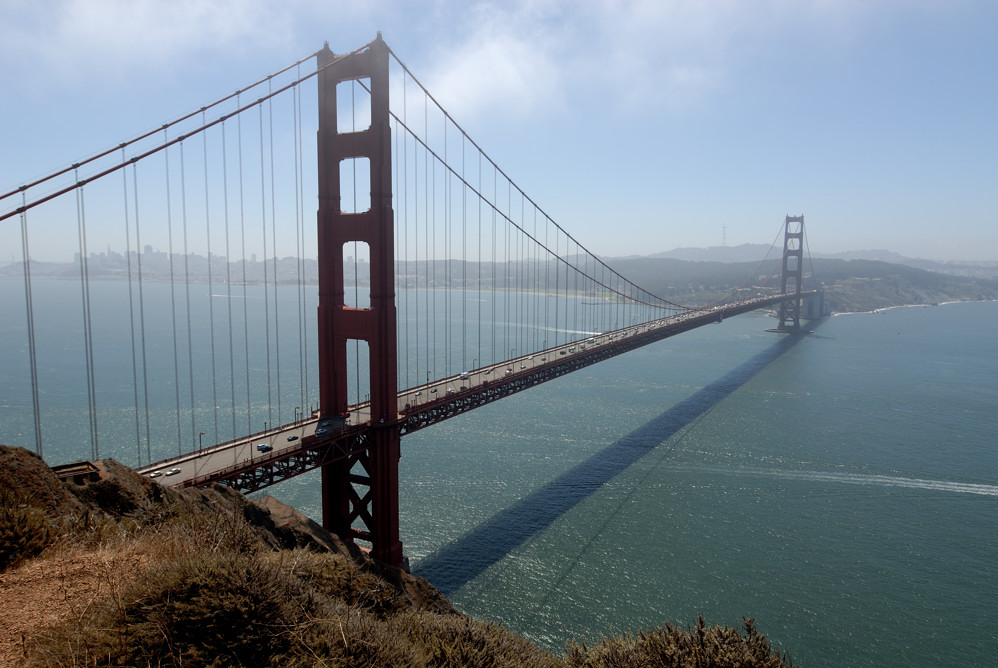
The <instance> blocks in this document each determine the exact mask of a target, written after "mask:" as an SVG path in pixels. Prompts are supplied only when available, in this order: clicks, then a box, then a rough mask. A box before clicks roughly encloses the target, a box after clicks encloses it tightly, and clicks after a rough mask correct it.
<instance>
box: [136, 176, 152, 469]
mask: <svg viewBox="0 0 998 668" xmlns="http://www.w3.org/2000/svg"><path fill="white" fill-rule="evenodd" d="M138 171H139V170H138V166H137V165H136V164H135V162H133V163H132V186H133V188H134V190H135V197H134V199H135V250H136V253H135V255H136V265H137V267H136V268H137V269H138V277H139V333H140V337H141V343H142V346H141V348H142V395H143V402H144V404H145V411H146V456H147V457H148V458H149V460H148V461H149V463H150V464H151V463H152V432H151V427H150V426H149V365H148V363H147V360H148V357H147V356H146V307H145V290H144V289H143V286H142V250H143V249H142V239H141V236H140V234H141V229H142V228H141V225H140V223H139V220H140V219H139V176H138Z"/></svg>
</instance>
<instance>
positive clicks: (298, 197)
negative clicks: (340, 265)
mask: <svg viewBox="0 0 998 668" xmlns="http://www.w3.org/2000/svg"><path fill="white" fill-rule="evenodd" d="M298 69H299V72H298V78H299V79H300V78H301V66H299V68H298ZM291 100H292V105H293V108H292V111H291V123H292V140H293V141H294V156H293V160H294V163H295V255H296V256H297V259H296V261H295V269H296V270H297V272H298V280H297V283H296V284H295V293H296V297H297V298H298V405H299V407H300V409H301V412H302V414H303V415H304V413H305V406H306V403H305V388H306V386H307V385H308V380H307V372H306V370H305V369H306V362H307V360H306V354H305V350H306V346H305V303H304V302H305V282H304V279H303V277H302V267H303V265H304V262H305V232H304V230H303V229H302V219H303V217H304V215H303V213H302V209H303V207H304V204H303V202H302V201H303V199H304V195H303V193H302V192H301V190H300V189H301V188H302V182H303V181H304V178H302V174H301V150H300V149H301V126H300V123H299V121H300V120H301V119H300V117H301V111H300V110H301V88H300V87H299V86H295V87H294V90H293V91H292V97H291ZM296 414H297V411H296Z"/></svg>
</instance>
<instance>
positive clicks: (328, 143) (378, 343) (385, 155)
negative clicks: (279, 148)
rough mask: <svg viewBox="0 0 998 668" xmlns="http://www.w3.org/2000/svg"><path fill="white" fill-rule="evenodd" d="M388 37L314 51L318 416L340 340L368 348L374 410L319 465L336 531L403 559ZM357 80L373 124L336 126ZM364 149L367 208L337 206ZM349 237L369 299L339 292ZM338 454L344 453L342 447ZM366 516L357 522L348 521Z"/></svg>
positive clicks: (336, 416) (332, 392)
mask: <svg viewBox="0 0 998 668" xmlns="http://www.w3.org/2000/svg"><path fill="white" fill-rule="evenodd" d="M388 55H389V52H388V46H387V44H385V42H384V41H383V40H382V39H381V35H380V33H379V34H378V37H377V39H375V40H374V41H373V42H371V43H370V44H369V45H368V46H367V48H366V49H364V50H362V51H358V52H354V53H352V54H349V55H346V56H341V57H336V56H335V55H334V54H333V52H332V51H330V50H329V45H328V44H327V45H326V46H325V47H324V48H323V49H322V50H321V51H319V52H318V53H317V54H316V58H317V61H318V62H317V64H318V68H319V70H320V71H319V74H318V78H319V82H318V88H319V129H318V138H317V141H318V171H319V184H318V191H319V209H318V214H317V218H318V220H317V223H318V250H319V258H318V261H319V307H318V337H319V338H318V348H319V416H320V420H322V419H332V420H337V421H341V420H342V419H343V416H344V414H345V412H346V410H347V405H348V399H347V387H348V372H349V371H348V368H347V345H348V342H349V341H351V340H360V341H366V342H367V344H368V349H369V353H370V354H369V358H370V364H369V376H370V390H371V419H370V423H369V425H367V426H366V428H365V433H363V434H361V435H360V436H359V437H358V439H357V440H358V442H360V443H361V444H362V446H363V447H359V448H357V447H355V448H351V452H350V453H348V454H347V456H345V457H344V456H338V457H329V458H328V459H329V460H330V461H329V462H328V463H326V464H324V465H323V466H322V523H323V526H324V527H325V528H326V529H328V530H330V531H332V532H335V533H337V534H339V535H340V536H343V537H345V538H349V539H354V538H359V539H362V540H366V541H369V542H370V543H371V546H372V548H371V556H372V557H374V558H375V559H378V560H379V561H382V562H386V563H390V564H394V565H401V564H402V561H403V557H402V543H401V541H400V540H399V513H398V461H399V455H400V447H399V446H400V441H401V436H400V430H399V423H398V407H397V402H396V396H397V392H398V388H397V378H396V375H397V370H396V356H397V351H396V328H395V323H396V312H395V267H394V255H395V251H394V236H393V226H394V214H393V212H392V180H391V165H392V156H391V128H390V126H389V109H388V86H389V82H388ZM352 80H362V81H364V82H365V84H366V85H369V89H370V91H371V100H370V102H371V125H370V127H368V128H366V129H363V130H360V131H356V132H340V131H339V129H338V126H337V106H336V87H337V84H338V83H340V82H343V81H352ZM356 158H367V159H368V161H369V164H370V185H371V199H370V208H369V209H368V210H367V211H363V212H352V213H344V212H343V210H342V207H341V199H340V195H341V193H340V187H341V186H340V184H341V181H340V169H341V165H342V163H343V161H345V160H349V159H356ZM352 241H360V242H364V243H366V244H367V245H368V248H369V251H370V267H371V269H370V272H371V276H370V290H371V294H370V306H369V307H368V308H358V307H348V306H347V305H346V304H345V301H344V276H343V269H344V267H343V251H344V246H345V245H346V244H347V243H349V242H352ZM340 454H341V455H342V454H343V453H340ZM355 524H359V525H363V526H362V527H359V526H354V525H355Z"/></svg>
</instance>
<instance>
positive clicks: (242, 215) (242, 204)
mask: <svg viewBox="0 0 998 668" xmlns="http://www.w3.org/2000/svg"><path fill="white" fill-rule="evenodd" d="M236 99H237V100H238V98H236ZM237 104H238V102H237ZM236 144H237V146H238V148H239V151H238V157H239V236H240V243H241V244H242V252H243V256H242V265H243V356H244V358H245V359H244V362H245V370H246V433H247V434H252V433H253V410H252V408H251V405H250V361H249V319H250V315H249V296H248V295H247V288H246V283H247V281H246V200H245V197H244V193H243V115H242V114H239V115H238V116H236ZM235 409H236V407H235V405H233V406H232V410H233V411H234V410H235ZM233 437H235V434H233Z"/></svg>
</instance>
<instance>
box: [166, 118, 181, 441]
mask: <svg viewBox="0 0 998 668" xmlns="http://www.w3.org/2000/svg"><path fill="white" fill-rule="evenodd" d="M167 139H168V137H167V132H166V128H165V127H164V128H163V143H164V144H165V143H166V141H167ZM163 161H164V163H165V171H166V239H167V253H168V255H169V259H170V323H171V326H170V330H171V333H172V338H173V393H174V395H175V399H176V412H177V416H176V417H177V455H178V456H179V455H181V454H183V446H182V439H181V436H180V433H181V432H180V358H179V356H178V354H177V285H176V273H175V271H174V264H173V261H174V257H173V202H172V201H171V192H170V151H169V150H166V151H163Z"/></svg>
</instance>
